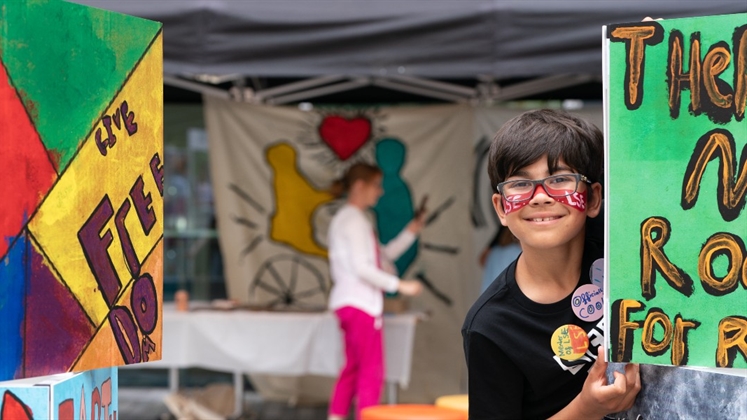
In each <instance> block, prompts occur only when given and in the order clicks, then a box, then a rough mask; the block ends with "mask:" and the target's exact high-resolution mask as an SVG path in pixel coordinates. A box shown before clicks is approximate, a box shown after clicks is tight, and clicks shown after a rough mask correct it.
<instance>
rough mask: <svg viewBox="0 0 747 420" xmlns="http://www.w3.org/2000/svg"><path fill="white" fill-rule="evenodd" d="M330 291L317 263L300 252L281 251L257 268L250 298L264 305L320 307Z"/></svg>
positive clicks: (302, 308)
mask: <svg viewBox="0 0 747 420" xmlns="http://www.w3.org/2000/svg"><path fill="white" fill-rule="evenodd" d="M327 292H328V290H327V282H326V281H325V278H324V275H323V274H322V273H321V271H319V270H318V269H317V268H316V267H314V265H312V264H311V263H310V262H308V261H306V260H304V259H303V258H301V257H299V256H297V255H278V256H275V257H272V258H270V259H268V260H267V261H265V262H264V263H262V265H261V266H260V268H259V270H257V274H256V275H255V276H254V280H252V283H251V285H250V286H249V301H250V302H252V306H257V307H259V308H262V309H273V310H306V311H314V310H317V311H321V310H325V309H326V307H327Z"/></svg>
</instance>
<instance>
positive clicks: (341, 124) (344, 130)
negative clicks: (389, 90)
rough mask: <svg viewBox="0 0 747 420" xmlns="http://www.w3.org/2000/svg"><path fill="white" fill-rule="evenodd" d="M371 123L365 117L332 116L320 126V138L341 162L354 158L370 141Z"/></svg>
mask: <svg viewBox="0 0 747 420" xmlns="http://www.w3.org/2000/svg"><path fill="white" fill-rule="evenodd" d="M370 135H371V121H369V120H368V119H367V118H364V117H357V118H352V119H347V118H344V117H341V116H339V115H330V116H328V117H325V118H324V119H323V120H322V123H321V124H320V125H319V136H321V138H322V141H324V143H326V144H327V146H329V148H330V149H332V151H333V152H334V153H335V154H336V155H337V157H339V158H340V159H341V160H346V159H348V158H349V157H350V156H353V154H354V153H355V152H357V151H358V149H360V148H361V147H362V146H363V145H364V144H366V142H367V141H368V139H369V136H370Z"/></svg>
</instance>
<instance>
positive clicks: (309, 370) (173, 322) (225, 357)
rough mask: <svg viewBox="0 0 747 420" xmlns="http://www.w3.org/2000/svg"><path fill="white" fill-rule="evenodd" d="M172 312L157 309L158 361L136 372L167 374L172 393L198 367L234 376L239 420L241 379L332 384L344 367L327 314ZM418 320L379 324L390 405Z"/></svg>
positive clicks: (403, 382) (407, 364)
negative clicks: (323, 379)
mask: <svg viewBox="0 0 747 420" xmlns="http://www.w3.org/2000/svg"><path fill="white" fill-rule="evenodd" d="M190 306H191V307H192V308H195V309H193V310H191V311H189V312H177V311H176V309H175V307H174V305H173V304H172V303H165V304H164V308H163V347H162V348H163V353H162V354H163V357H162V359H161V360H159V361H154V362H149V363H144V364H139V365H136V366H133V367H137V368H166V369H169V387H170V389H171V390H172V392H176V391H177V390H178V386H179V368H188V367H200V368H205V369H211V370H216V371H223V372H232V373H233V374H234V390H235V391H236V396H237V398H236V400H235V401H236V404H237V406H236V410H237V411H236V414H240V413H241V403H242V400H243V383H244V381H243V376H242V375H243V374H245V373H255V374H272V375H288V376H299V375H320V376H331V377H335V376H337V375H338V373H339V372H340V369H341V368H342V364H343V361H344V352H343V348H342V337H341V334H340V330H339V327H338V324H337V318H336V317H335V316H334V314H333V313H331V312H315V313H298V312H260V311H248V310H214V309H209V306H208V305H206V304H202V305H200V304H195V302H191V303H190ZM418 319H419V315H418V314H413V313H408V314H398V315H385V316H384V343H385V357H386V372H385V374H384V379H385V381H386V383H387V400H388V402H390V403H395V402H396V398H397V397H396V390H397V388H396V387H397V385H399V386H402V387H403V388H406V387H407V385H408V384H409V381H410V368H411V362H412V350H413V343H414V338H415V325H416V323H417V321H418Z"/></svg>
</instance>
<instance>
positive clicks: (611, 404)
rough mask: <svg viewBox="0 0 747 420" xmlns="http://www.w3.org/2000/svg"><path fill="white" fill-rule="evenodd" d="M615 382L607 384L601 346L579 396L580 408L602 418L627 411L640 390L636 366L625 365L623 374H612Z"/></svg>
mask: <svg viewBox="0 0 747 420" xmlns="http://www.w3.org/2000/svg"><path fill="white" fill-rule="evenodd" d="M614 376H615V382H614V383H612V384H608V383H607V362H605V361H604V358H603V350H602V346H599V350H598V351H597V361H596V362H595V363H594V365H593V366H592V367H591V369H589V376H587V378H586V382H584V388H583V389H582V390H581V394H579V399H580V402H581V403H582V407H584V408H586V409H588V410H589V412H590V414H593V415H594V416H596V417H602V416H605V415H607V414H610V413H617V412H620V411H625V410H628V409H629V408H630V407H632V406H633V403H634V402H635V397H636V395H638V391H640V390H641V375H640V371H639V367H638V364H634V363H628V364H627V365H625V374H624V375H623V374H622V373H620V372H614Z"/></svg>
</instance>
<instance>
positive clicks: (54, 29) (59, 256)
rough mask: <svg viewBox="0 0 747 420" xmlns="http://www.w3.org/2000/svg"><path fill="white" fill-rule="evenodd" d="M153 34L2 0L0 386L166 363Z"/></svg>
mask: <svg viewBox="0 0 747 420" xmlns="http://www.w3.org/2000/svg"><path fill="white" fill-rule="evenodd" d="M162 63H163V58H162V31H161V24H160V23H157V22H151V21H147V20H143V19H139V18H134V17H130V16H125V15H121V14H117V13H112V12H108V11H103V10H98V9H94V8H89V7H85V6H81V5H77V4H73V3H67V2H63V1H58V0H36V1H15V0H0V64H2V65H0V380H9V379H19V378H27V377H35V376H43V375H50V374H55V373H60V372H71V371H75V372H78V371H84V370H89V369H95V368H101V367H107V366H116V365H122V364H131V363H138V362H146V361H148V360H157V359H160V357H161V324H162V321H161V320H162V317H161V302H162V289H163V288H162V281H163V278H162V277H163V269H162V265H163V264H162V260H163V257H162V256H163V223H162V219H163V118H162V115H163V72H162Z"/></svg>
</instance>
